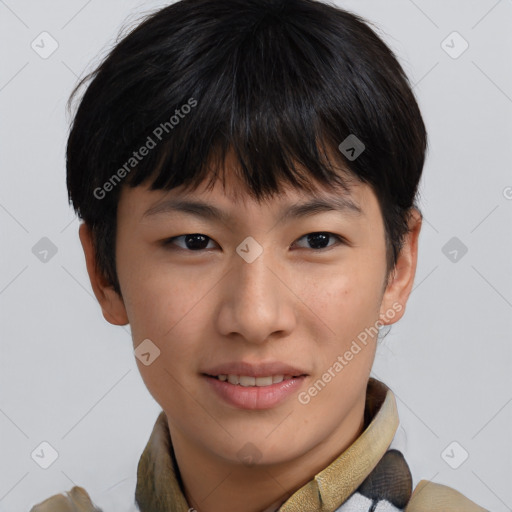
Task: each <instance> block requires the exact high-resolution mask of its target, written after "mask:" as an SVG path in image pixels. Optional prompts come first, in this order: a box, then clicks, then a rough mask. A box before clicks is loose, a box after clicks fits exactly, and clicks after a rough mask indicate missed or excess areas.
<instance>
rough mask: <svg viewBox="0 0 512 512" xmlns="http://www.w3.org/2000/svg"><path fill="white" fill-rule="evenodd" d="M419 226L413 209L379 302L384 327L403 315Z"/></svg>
mask: <svg viewBox="0 0 512 512" xmlns="http://www.w3.org/2000/svg"><path fill="white" fill-rule="evenodd" d="M421 224H422V216H421V213H420V212H419V211H418V210H417V209H416V208H413V209H412V210H411V212H410V217H409V232H408V233H407V235H406V236H405V240H404V244H403V247H402V250H401V251H400V254H399V256H398V260H397V262H396V265H395V268H394V269H393V271H392V277H391V278H390V281H389V283H388V285H387V287H386V291H385V292H384V295H383V298H382V302H381V308H380V320H381V322H382V323H383V324H384V325H389V324H393V323H395V322H397V321H398V320H400V318H402V316H403V314H404V313H405V306H406V304H407V300H408V299H409V295H410V293H411V291H412V285H413V283H414V277H415V275H416V264H417V261H418V240H419V234H420V231H421Z"/></svg>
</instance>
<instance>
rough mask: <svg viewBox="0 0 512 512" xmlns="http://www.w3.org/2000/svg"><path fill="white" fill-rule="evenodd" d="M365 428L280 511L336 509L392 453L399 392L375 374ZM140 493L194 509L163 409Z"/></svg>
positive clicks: (155, 502) (146, 502)
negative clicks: (183, 487) (189, 502)
mask: <svg viewBox="0 0 512 512" xmlns="http://www.w3.org/2000/svg"><path fill="white" fill-rule="evenodd" d="M365 425H368V426H367V427H366V428H365V430H364V431H363V432H362V434H361V435H360V436H359V437H358V438H357V439H356V440H355V441H354V443H352V444H351V445H350V446H349V447H348V448H347V449H346V450H345V451H344V452H343V453H341V455H340V456H339V457H338V458H337V459H336V460H334V461H333V462H332V463H331V464H329V465H328V466H327V467H326V468H325V469H323V470H322V471H320V472H319V473H317V474H316V475H315V476H314V477H313V479H312V480H310V481H309V482H308V483H307V484H305V485H304V486H302V487H301V488H300V489H298V490H297V491H296V492H295V493H294V494H292V496H290V497H289V498H288V500H286V502H285V503H283V505H282V506H281V508H280V509H279V512H304V510H309V511H317V512H334V511H335V510H336V509H337V508H338V507H339V506H340V505H341V504H342V503H343V502H344V501H346V500H347V498H348V497H349V496H350V495H351V494H352V493H353V492H354V491H355V490H356V489H357V488H358V487H359V485H361V483H362V482H363V481H364V479H365V478H366V477H367V476H368V475H369V474H370V473H371V471H372V470H373V469H374V468H375V466H376V465H377V463H378V462H379V460H380V459H381V458H382V457H383V455H384V454H385V453H386V451H387V449H388V448H389V445H390V444H391V442H392V440H393V437H394V435H395V432H396V430H397V428H398V412H397V408H396V400H395V396H394V394H393V392H392V391H391V390H390V389H389V388H388V387H387V386H386V385H385V384H384V383H383V382H380V381H378V380H377V379H374V378H370V379H369V381H368V387H367V390H366V406H365ZM135 498H136V501H137V504H138V506H139V508H140V511H141V512H188V510H189V509H190V507H189V505H188V503H187V501H186V499H185V497H184V494H183V491H182V482H181V478H180V475H179V469H178V465H177V462H176V458H175V456H174V450H173V449H172V443H171V438H170V434H169V426H168V424H167V417H166V415H165V413H164V411H162V412H161V413H160V414H159V416H158V418H157V420H156V423H155V425H154V427H153V431H152V433H151V436H150V438H149V441H148V443H147V445H146V448H145V449H144V451H143V453H142V455H141V457H140V460H139V465H138V468H137V487H136V491H135Z"/></svg>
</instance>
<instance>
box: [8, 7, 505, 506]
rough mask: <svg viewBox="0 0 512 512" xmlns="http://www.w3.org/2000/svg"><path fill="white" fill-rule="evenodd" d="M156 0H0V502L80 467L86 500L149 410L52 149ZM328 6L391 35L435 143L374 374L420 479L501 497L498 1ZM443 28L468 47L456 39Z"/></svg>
mask: <svg viewBox="0 0 512 512" xmlns="http://www.w3.org/2000/svg"><path fill="white" fill-rule="evenodd" d="M166 3H167V2H153V1H148V2H140V1H137V2H136V1H132V0H124V1H121V0H109V1H108V2H106V1H103V2H100V1H99V0H89V1H83V0H72V1H69V0H67V1H64V0H61V1H57V0H51V1H50V0H49V1H46V2H37V1H34V0H33V1H26V0H6V1H2V0H0V34H1V38H2V44H1V45H0V52H1V62H2V66H1V70H0V108H1V124H0V130H1V131H0V144H1V151H0V159H1V160H0V173H1V183H2V186H1V187H0V230H1V247H2V252H1V255H2V256H1V257H2V260H1V261H2V265H1V266H0V322H1V323H0V325H1V344H2V345H1V361H0V432H1V435H0V453H1V455H0V464H1V467H0V510H2V511H18V510H19V511H23V510H28V509H29V508H30V506H31V505H32V504H34V503H36V502H38V501H41V500H43V499H44V498H46V497H48V496H50V495H52V494H55V493H58V492H61V491H64V490H69V489H70V488H71V487H72V486H73V485H75V484H77V485H82V486H84V487H85V488H86V489H87V490H88V491H89V493H90V494H91V496H92V497H93V500H94V497H95V495H100V494H101V493H102V492H103V491H105V490H106V489H108V488H111V487H112V486H115V485H116V484H118V483H119V482H122V481H124V480H125V479H127V478H133V477H134V475H135V471H136V465H137V462H138V458H139V456H140V454H141V452H142V450H143V448H144V446H145V443H146V442H147V439H148V436H149V434H150V432H151V429H152V427H153V424H154V421H155V419H156V416H157V414H158V412H159V410H160V408H159V406H158V404H156V403H155V402H154V400H153V398H152V397H151V395H150V394H149V392H148V391H147V390H146V388H145V385H144V383H143V381H142V379H141V378H140V376H139V373H138V370H137V367H136V364H135V358H134V355H133V351H132V342H131V339H130V332H129V327H126V328H121V327H114V326H112V325H110V324H108V323H107V322H106V321H105V320H104V319H103V317H102V315H101V312H100V308H99V306H98V304H97V303H96V301H95V299H94V297H93V295H92V291H91V288H90V285H89V281H88V276H87V274H86V269H85V264H84V257H83V253H82V250H81V246H80V244H79V240H78V235H77V228H78V221H77V220H76V219H75V217H74V214H73V211H72V209H71V208H70V207H69V206H68V204H67V197H66V189H65V164H64V149H65V143H66V136H67V132H68V122H69V119H68V118H67V115H66V112H65V102H66V100H67V98H68V96H69V93H70V91H71V89H72V87H73V86H74V84H75V83H76V81H77V78H78V77H79V76H82V75H83V74H84V73H85V71H88V70H91V69H92V68H93V67H94V65H95V64H97V63H98V62H99V58H100V57H101V56H103V55H104V54H105V53H106V52H107V51H108V50H109V49H110V47H111V46H112V44H114V42H115V39H116V36H117V34H118V31H119V29H120V27H121V26H125V27H129V26H131V25H133V24H134V23H136V21H137V19H138V18H140V16H141V15H142V14H144V13H147V12H149V11H151V10H153V9H154V8H156V7H158V6H163V5H165V4H166ZM338 4H339V5H340V6H343V7H346V8H348V9H349V10H352V11H353V12H356V13H358V14H361V15H363V16H365V17H367V18H368V19H369V20H371V21H372V22H373V23H375V24H376V25H377V26H378V27H379V31H380V32H379V33H380V35H381V36H382V37H383V38H384V39H385V41H386V42H387V43H388V44H389V45H390V46H391V47H392V48H393V49H394V50H395V51H396V53H397V55H398V57H399V59H400V61H401V63H402V65H403V66H404V69H405V70H406V72H407V74H408V75H409V77H410V79H411V81H412V83H413V84H414V91H415V93H416V95H417V97H418V100H419V103H420V107H421V109H422V112H423V115H424V119H425V122H426V125H427V130H428V132H429V142H430V150H429V153H428V157H427V162H426V166H425V169H424V177H423V180H422V182H421V188H420V192H421V199H420V206H421V208H422V211H423V213H424V215H425V222H424V226H423V230H422V233H421V237H420V252H419V263H418V269H417V276H416V281H415V286H414V290H413V292H412V295H411V297H410V300H409V303H408V308H407V312H406V315H405V317H404V318H403V319H402V320H401V321H400V322H399V323H398V324H395V325H394V326H393V328H392V329H391V331H390V333H389V334H388V336H387V337H386V338H385V339H384V341H383V342H382V344H381V345H380V348H379V350H378V355H377V360H376V362H375V366H374V372H373V374H374V375H375V376H376V377H378V378H380V379H381V380H383V381H384V382H386V383H387V384H388V385H389V386H390V387H391V388H392V389H393V391H394V392H395V396H396V398H397V403H398V408H399V413H400V418H401V429H400V439H401V446H402V449H403V451H404V452H405V455H406V458H407V460H408V462H409V464H410V467H411V470H412V473H413V476H414V484H415V485H416V484H417V482H418V481H419V480H420V479H423V478H426V479H430V480H433V481H435V482H439V483H444V484H446V485H450V486H452V487H454V488H456V489H458V490H459V491H460V492H462V493H463V494H465V495H466V496H468V497H469V498H471V499H473V500H474V501H476V502H477V503H479V504H480V505H482V506H484V507H486V508H489V509H490V510H492V511H496V512H501V511H506V510H512V486H511V485H510V484H511V481H512V440H511V432H512V404H511V401H512V385H511V384H512V377H511V371H510V370H511V368H512V343H511V342H512V339H511V338H512V336H511V333H512V314H511V313H512V272H511V254H512V251H511V241H512V237H511V225H512V222H511V221H512V173H511V164H510V162H511V161H512V144H511V142H512V138H511V135H512V73H511V67H510V66H511V65H510V62H511V47H512V29H511V28H512V1H511V0H500V1H496V0H480V1H467V0H465V1H450V2H447V1H440V0H438V1H430V2H427V1H421V2H420V0H416V1H412V0H394V1H390V0H388V1H386V2H382V1H378V0H357V1H356V0H354V1H345V2H338ZM43 31H46V32H48V33H49V34H50V35H51V37H52V38H53V39H54V40H56V42H57V43H58V48H57V50H56V51H55V52H54V53H53V54H52V55H50V56H49V57H48V58H46V59H43V58H42V57H41V56H40V55H39V54H38V53H36V51H35V50H34V49H32V47H31V43H32V41H34V40H35V43H34V44H36V43H38V41H39V43H38V44H39V45H40V46H42V43H41V42H40V39H41V38H40V37H38V36H39V34H40V33H41V32H43ZM453 31H457V32H458V33H459V34H460V35H461V36H462V38H464V40H466V41H467V43H468V44H469V47H468V49H467V50H466V51H465V52H464V53H462V54H461V55H457V54H458V53H459V52H460V50H461V49H463V44H464V43H463V41H462V40H461V39H457V36H455V38H454V36H450V37H449V38H448V39H447V40H446V38H447V37H448V36H449V35H450V34H451V33H452V32H453ZM44 37H48V36H44ZM444 40H446V42H445V43H443V41H444ZM44 45H45V49H46V50H48V49H51V40H50V39H46V40H45V43H44ZM450 47H451V48H450ZM40 51H41V50H40ZM447 52H448V53H447ZM450 52H451V55H450V54H449V53H450ZM454 56H456V57H457V58H454ZM43 237H47V238H48V239H49V240H50V241H51V244H53V245H54V246H55V248H53V251H55V249H56V250H57V252H56V253H55V254H52V245H49V243H48V241H47V240H43V241H42V242H41V241H40V240H41V239H42V238H43ZM453 237H456V240H454V241H453V240H452V241H451V242H450V240H451V239H452V238H453ZM447 243H449V245H448V246H446V244H447ZM36 244H39V245H36ZM34 246H35V247H36V248H35V249H33V248H34ZM464 246H465V247H466V248H467V253H466V254H462V253H463V250H462V249H463V247H464ZM45 249H46V250H49V252H48V253H47V254H45V253H44V252H42V251H44V250H45ZM454 249H455V250H456V251H457V258H456V260H455V261H454V260H453V259H454V255H455V253H454V252H453V250H454ZM34 253H35V254H34ZM44 257H46V260H44ZM41 258H43V261H41ZM42 441H47V442H49V443H50V444H51V445H52V446H53V447H54V448H55V449H56V450H57V452H58V454H59V457H58V459H57V460H56V461H55V463H54V464H53V465H51V466H50V467H49V468H48V469H46V470H45V469H42V468H41V467H39V465H37V464H36V463H35V462H34V460H32V458H31V453H32V452H33V450H34V449H36V448H37V447H38V446H39V444H40V443H41V442H42ZM453 441H456V443H458V444H457V445H455V447H454V448H453V445H452V448H453V451H452V450H451V448H450V449H448V451H447V452H445V449H446V448H447V447H448V446H449V445H450V443H452V442H453ZM463 450H465V451H466V452H467V453H468V454H469V457H468V459H467V460H466V461H465V462H464V463H462V464H461V465H460V466H459V467H458V468H457V469H453V468H452V467H451V466H450V465H449V464H448V462H450V464H451V465H452V466H454V465H458V464H459V463H460V462H461V460H462V459H463V456H464V451H463ZM443 453H444V456H443ZM98 504H99V505H101V503H98ZM105 512H108V511H107V510H106V511H105Z"/></svg>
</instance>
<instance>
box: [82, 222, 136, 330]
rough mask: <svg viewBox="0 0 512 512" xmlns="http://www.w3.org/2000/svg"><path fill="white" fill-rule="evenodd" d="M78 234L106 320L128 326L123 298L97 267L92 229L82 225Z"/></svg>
mask: <svg viewBox="0 0 512 512" xmlns="http://www.w3.org/2000/svg"><path fill="white" fill-rule="evenodd" d="M78 234H79V237H80V242H81V244H82V248H83V250H84V255H85V263H86V266H87V273H88V274H89V279H90V281H91V286H92V290H93V292H94V295H95V296H96V299H97V300H98V302H99V304H100V306H101V310H102V312H103V316H104V317H105V320H106V321H107V322H109V323H111V324H113V325H126V324H128V323H129V321H128V316H127V314H126V308H125V306H124V302H123V299H122V297H121V296H120V295H119V294H118V293H117V292H116V291H115V290H114V287H113V286H112V285H111V284H110V283H109V282H108V280H107V279H106V277H105V276H104V275H103V273H102V272H101V271H100V269H99V267H98V265H97V261H96V254H95V250H94V243H93V235H92V231H91V229H90V227H89V226H88V225H87V224H85V223H82V224H80V227H79V230H78Z"/></svg>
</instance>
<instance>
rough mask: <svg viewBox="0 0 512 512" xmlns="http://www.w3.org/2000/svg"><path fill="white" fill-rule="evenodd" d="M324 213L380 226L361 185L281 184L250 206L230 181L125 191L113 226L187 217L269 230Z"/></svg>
mask: <svg viewBox="0 0 512 512" xmlns="http://www.w3.org/2000/svg"><path fill="white" fill-rule="evenodd" d="M123 188H124V187H123ZM325 212H331V213H334V214H336V215H337V217H338V218H340V219H345V220H347V221H349V222H351V223H357V224H362V223H368V224H381V223H382V218H381V217H380V208H379V205H378V202H377V199H376V196H375V195H374V193H373V191H372V189H371V188H370V187H369V186H368V185H366V184H364V183H360V182H358V183H353V184H352V185H351V186H350V189H349V190H348V191H346V190H343V189H341V188H340V187H338V188H337V189H335V190H333V189H331V188H322V187H318V188H315V189H314V190H313V191H305V190H300V189H297V188H295V187H293V186H291V185H289V184H287V185H282V189H281V191H280V193H276V194H274V195H273V196H271V197H267V198H265V199H262V200H256V199H254V197H253V196H252V195H251V194H250V193H249V192H248V191H247V188H246V186H244V185H243V184H241V183H239V182H237V183H236V182H234V181H232V180H231V182H230V183H226V184H224V185H223V184H222V183H221V181H220V180H217V181H215V182H214V184H213V185H212V186H211V187H207V186H206V185H205V183H203V184H201V185H200V186H198V187H197V188H196V189H193V190H190V189H187V188H184V187H176V188H173V189H171V190H169V191H167V190H150V188H149V187H148V186H138V187H135V188H126V189H125V190H123V192H122V194H121V199H120V202H119V208H118V220H119V221H121V222H122V221H123V219H124V220H128V221H129V223H130V224H132V223H136V224H148V223H162V222H166V221H168V220H169V218H171V217H173V216H174V217H176V216H180V218H183V216H190V217H194V218H199V219H201V220H206V221H208V222H215V223H218V224H225V225H227V226H232V227H234V225H235V224H239V223H242V224H244V225H246V224H247V223H249V224H250V223H252V222H259V221H261V220H264V219H265V218H268V219H269V222H271V223H272V225H275V224H276V223H280V224H285V223H286V222H288V221H293V220H300V219H306V218H308V217H312V216H313V215H316V214H321V213H325Z"/></svg>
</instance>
